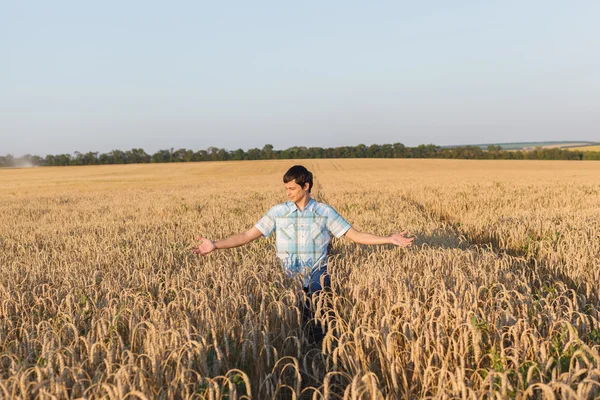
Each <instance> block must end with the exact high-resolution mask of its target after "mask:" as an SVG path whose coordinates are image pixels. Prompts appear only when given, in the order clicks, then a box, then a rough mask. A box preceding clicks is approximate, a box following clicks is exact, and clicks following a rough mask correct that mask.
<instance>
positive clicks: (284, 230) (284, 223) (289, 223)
mask: <svg viewBox="0 0 600 400" xmlns="http://www.w3.org/2000/svg"><path fill="white" fill-rule="evenodd" d="M295 222H296V221H295V218H283V217H280V218H275V226H276V227H277V234H278V235H281V236H282V237H283V238H285V239H287V240H292V239H294V238H295V237H296V226H295V225H296V224H295Z"/></svg>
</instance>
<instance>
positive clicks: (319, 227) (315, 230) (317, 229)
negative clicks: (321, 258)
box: [309, 217, 326, 241]
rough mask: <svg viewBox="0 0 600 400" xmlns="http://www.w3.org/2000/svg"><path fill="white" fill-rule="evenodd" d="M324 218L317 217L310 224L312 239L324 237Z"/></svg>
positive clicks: (316, 239) (317, 239)
mask: <svg viewBox="0 0 600 400" xmlns="http://www.w3.org/2000/svg"><path fill="white" fill-rule="evenodd" d="M325 220H326V219H325V218H324V217H317V218H315V221H314V222H313V223H312V224H311V225H310V230H309V233H310V237H311V239H312V240H314V241H319V240H322V239H325V229H326V227H325Z"/></svg>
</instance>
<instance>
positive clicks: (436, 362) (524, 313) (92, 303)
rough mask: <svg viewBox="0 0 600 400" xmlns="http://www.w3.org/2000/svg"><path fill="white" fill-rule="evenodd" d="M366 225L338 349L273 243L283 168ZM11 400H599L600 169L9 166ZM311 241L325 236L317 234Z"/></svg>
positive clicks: (340, 308) (499, 164) (368, 162)
mask: <svg viewBox="0 0 600 400" xmlns="http://www.w3.org/2000/svg"><path fill="white" fill-rule="evenodd" d="M294 164H304V165H306V166H307V167H308V168H309V169H310V170H311V171H313V172H314V174H315V178H316V182H315V187H314V188H313V195H314V197H315V198H316V199H318V200H320V201H324V202H327V203H328V204H330V205H332V206H333V207H334V208H335V209H336V210H337V211H338V212H339V213H340V214H341V215H343V216H344V217H345V218H346V219H347V220H348V221H349V222H350V223H351V224H352V225H353V226H354V227H355V228H357V229H359V230H362V231H366V232H372V233H376V234H380V235H388V234H390V233H393V232H398V231H402V230H407V231H408V232H410V234H411V235H414V236H415V238H416V239H415V245H414V246H412V247H411V248H408V249H398V248H395V247H393V246H391V245H384V246H363V245H357V244H355V243H353V242H351V241H350V240H349V239H347V238H345V237H342V238H340V239H335V240H334V241H333V242H332V251H331V257H330V262H329V270H330V272H331V273H332V292H331V293H327V294H325V296H328V298H329V300H330V301H329V302H324V301H321V302H318V304H316V306H318V308H317V316H318V318H321V319H322V320H323V321H324V322H325V323H327V324H328V326H329V331H328V333H327V336H326V338H325V340H324V341H323V343H322V344H320V345H318V346H315V345H311V344H309V343H308V341H307V340H306V335H305V332H304V331H303V330H302V326H301V323H300V321H301V315H302V304H303V301H304V297H303V293H304V292H303V291H302V288H301V282H300V280H298V279H296V280H291V279H289V278H287V277H286V276H285V274H284V273H283V271H282V269H281V266H280V263H279V261H278V259H277V258H276V257H275V252H274V240H275V238H274V236H275V235H272V236H271V237H270V238H268V239H264V238H261V239H259V240H257V241H255V242H253V243H251V244H249V245H248V246H245V247H240V248H236V249H230V250H222V251H218V252H216V253H213V254H211V255H210V256H208V257H206V258H199V257H198V256H196V255H194V254H192V252H191V246H192V245H193V244H196V243H197V241H196V240H195V238H196V237H197V236H198V235H199V234H202V235H205V236H206V237H208V238H211V239H219V238H223V237H225V236H228V235H231V234H234V233H237V232H242V231H245V230H247V229H249V228H250V227H251V226H252V225H253V224H254V223H256V221H257V220H258V219H259V218H260V217H261V216H262V215H264V213H265V212H266V211H267V210H269V208H270V207H271V206H273V205H274V204H277V203H279V202H282V201H285V200H286V197H285V190H284V186H283V183H282V175H283V173H284V172H285V171H286V170H287V169H288V168H289V167H290V166H291V165H294ZM0 187H1V188H2V190H0V215H1V216H2V217H1V218H0V398H1V399H5V398H6V399H9V398H23V399H25V398H31V399H33V398H40V399H50V398H60V399H63V398H90V399H101V398H110V399H132V400H133V399H155V398H156V399H201V398H214V399H225V398H227V399H230V400H231V399H236V398H237V399H239V398H246V399H247V398H252V399H258V400H262V399H286V398H290V399H291V398H298V399H334V398H336V399H342V398H343V399H418V398H431V399H433V398H435V399H444V398H455V399H460V398H464V399H477V398H497V399H506V398H517V399H526V398H535V399H537V398H539V399H541V398H564V399H567V398H569V399H571V398H573V399H574V398H581V399H588V398H589V399H591V398H598V396H599V395H600V390H599V387H598V377H599V375H600V219H599V218H598V216H599V215H600V163H598V162H586V161H581V162H569V161H496V160H488V161H471V160H439V159H431V160H407V159H394V160H389V159H387V160H386V159H361V160H348V159H345V160H335V159H334V160H274V161H241V162H214V163H181V164H147V165H118V166H117V165H115V166H88V167H48V168H32V169H10V170H9V169H6V170H0ZM308 240H312V239H308Z"/></svg>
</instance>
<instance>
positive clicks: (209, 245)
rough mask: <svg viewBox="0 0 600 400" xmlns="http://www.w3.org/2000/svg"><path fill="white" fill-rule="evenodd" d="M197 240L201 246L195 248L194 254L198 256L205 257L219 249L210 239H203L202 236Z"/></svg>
mask: <svg viewBox="0 0 600 400" xmlns="http://www.w3.org/2000/svg"><path fill="white" fill-rule="evenodd" d="M197 239H198V240H199V241H200V244H199V245H198V246H196V247H193V250H194V253H196V254H200V255H201V256H205V255H207V254H208V253H210V252H212V251H213V250H215V249H216V248H217V246H215V243H214V242H213V241H212V240H210V239H206V238H203V237H202V236H198V238H197Z"/></svg>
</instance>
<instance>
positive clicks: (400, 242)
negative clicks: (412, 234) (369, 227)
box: [346, 228, 415, 247]
mask: <svg viewBox="0 0 600 400" xmlns="http://www.w3.org/2000/svg"><path fill="white" fill-rule="evenodd" d="M406 234H407V232H406V231H404V232H400V233H395V234H393V235H391V236H377V235H373V234H370V233H366V232H360V231H357V230H356V229H354V228H350V229H348V232H346V237H347V238H348V239H350V240H352V241H353V242H356V243H359V244H395V245H396V246H398V247H407V246H410V245H411V244H412V242H413V240H415V238H407V237H405V236H404V235H406Z"/></svg>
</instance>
